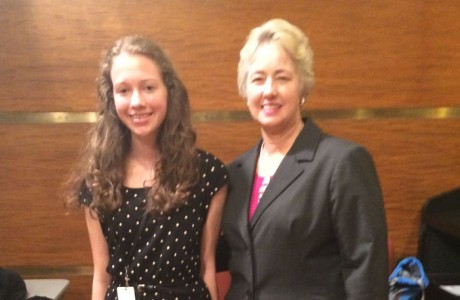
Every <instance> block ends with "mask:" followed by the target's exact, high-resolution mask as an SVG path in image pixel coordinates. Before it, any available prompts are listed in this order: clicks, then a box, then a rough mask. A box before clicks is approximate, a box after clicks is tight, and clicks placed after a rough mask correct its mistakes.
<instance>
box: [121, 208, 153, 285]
mask: <svg viewBox="0 0 460 300" xmlns="http://www.w3.org/2000/svg"><path fill="white" fill-rule="evenodd" d="M147 217H148V213H147V212H144V215H143V216H142V219H141V222H140V223H139V228H137V232H136V235H135V236H134V240H133V245H132V247H131V249H129V253H128V257H127V259H130V258H131V263H127V264H126V266H125V283H126V285H128V282H129V276H128V271H129V269H130V267H131V265H132V264H133V263H134V251H135V250H136V246H137V244H138V242H139V237H140V236H141V232H142V229H144V226H145V222H146V221H147Z"/></svg>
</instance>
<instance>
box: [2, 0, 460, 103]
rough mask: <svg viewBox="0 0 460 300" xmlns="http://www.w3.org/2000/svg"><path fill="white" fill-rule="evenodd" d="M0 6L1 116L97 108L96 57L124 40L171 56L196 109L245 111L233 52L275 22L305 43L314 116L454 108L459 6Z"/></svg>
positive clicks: (459, 69)
mask: <svg viewBox="0 0 460 300" xmlns="http://www.w3.org/2000/svg"><path fill="white" fill-rule="evenodd" d="M0 9H1V11H2V13H1V14H0V23H1V24H2V26H1V28H0V36H2V49H1V50H0V63H1V67H0V82H1V84H2V89H0V110H2V111H14V110H19V111H22V110H24V111H91V110H93V109H94V95H95V93H94V78H95V76H96V73H97V62H98V59H99V56H100V53H101V51H102V49H103V48H106V47H107V46H108V45H109V44H111V43H112V42H113V41H114V40H115V39H117V38H118V37H120V36H122V35H125V34H130V33H140V34H145V35H148V36H151V37H154V38H156V39H157V40H158V41H159V42H160V43H161V44H162V45H163V46H164V47H165V48H166V49H167V51H168V52H169V53H170V55H171V57H172V59H173V61H174V63H175V65H176V66H177V69H178V71H179V73H180V75H181V76H182V78H183V79H184V81H185V83H186V85H187V86H188V88H189V90H190V96H191V99H192V104H193V108H194V110H234V109H244V103H243V102H242V101H239V97H238V96H237V92H236V65H237V59H238V52H239V50H240V48H241V46H242V44H243V42H244V39H245V36H246V35H247V33H248V31H249V29H250V28H252V27H253V26H255V25H258V24H260V23H261V22H262V21H264V20H266V19H268V18H272V17H277V16H279V17H284V18H287V19H289V20H291V21H292V22H294V23H296V24H298V25H299V26H300V27H301V28H302V29H304V30H305V31H306V33H307V34H308V35H309V36H310V38H311V42H312V44H313V48H314V50H315V53H316V54H315V59H316V75H317V84H316V87H315V88H314V91H313V93H312V94H311V105H312V106H313V107H315V108H350V107H351V108H353V107H364V106H366V107H393V106H405V107H410V106H452V105H458V104H459V101H458V95H459V94H460V85H459V84H458V79H459V78H460V59H459V56H458V53H460V20H459V18H458V16H459V15H460V5H458V1H457V0H440V1H426V0H423V1H420V0H410V1H396V0H383V1H351V2H350V1H349V0H347V1H323V0H314V1H287V2H286V1H284V2H280V1H274V0H257V1H250V2H248V1H243V0H235V1H228V2H225V1H211V2H210V1H207V2H202V1H189V0H177V1H169V0H168V1H148V0H141V1H135V2H129V1H128V2H127V1H109V0H102V1H97V2H96V1H94V0H81V1H78V3H75V2H72V1H70V2H69V1H56V0H41V1H17V0H3V1H2V2H1V4H0Z"/></svg>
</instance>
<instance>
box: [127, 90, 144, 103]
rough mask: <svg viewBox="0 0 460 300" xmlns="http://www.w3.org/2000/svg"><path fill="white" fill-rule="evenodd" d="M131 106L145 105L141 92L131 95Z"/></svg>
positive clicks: (134, 92) (136, 91)
mask: <svg viewBox="0 0 460 300" xmlns="http://www.w3.org/2000/svg"><path fill="white" fill-rule="evenodd" d="M130 104H131V106H132V107H136V106H142V105H144V99H143V97H142V94H141V93H140V92H139V90H133V93H132V94H131V103H130Z"/></svg>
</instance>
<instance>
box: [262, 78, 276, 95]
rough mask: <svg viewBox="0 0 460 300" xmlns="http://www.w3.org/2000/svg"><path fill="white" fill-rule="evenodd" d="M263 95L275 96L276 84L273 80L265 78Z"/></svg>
mask: <svg viewBox="0 0 460 300" xmlns="http://www.w3.org/2000/svg"><path fill="white" fill-rule="evenodd" d="M263 92H264V96H265V97H274V96H276V86H275V83H274V82H273V80H271V79H267V80H266V81H265V84H264V90H263Z"/></svg>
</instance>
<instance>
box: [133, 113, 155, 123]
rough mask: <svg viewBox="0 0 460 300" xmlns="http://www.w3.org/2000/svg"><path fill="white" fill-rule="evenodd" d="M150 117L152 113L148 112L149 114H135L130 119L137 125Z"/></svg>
mask: <svg viewBox="0 0 460 300" xmlns="http://www.w3.org/2000/svg"><path fill="white" fill-rule="evenodd" d="M152 115H153V113H152V112H150V113H135V114H131V115H130V118H131V119H132V120H133V121H134V122H135V123H139V122H145V121H146V120H147V119H148V118H149V117H150V116H152Z"/></svg>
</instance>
